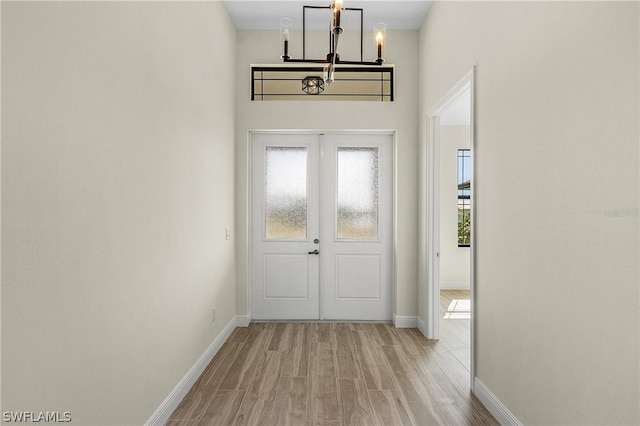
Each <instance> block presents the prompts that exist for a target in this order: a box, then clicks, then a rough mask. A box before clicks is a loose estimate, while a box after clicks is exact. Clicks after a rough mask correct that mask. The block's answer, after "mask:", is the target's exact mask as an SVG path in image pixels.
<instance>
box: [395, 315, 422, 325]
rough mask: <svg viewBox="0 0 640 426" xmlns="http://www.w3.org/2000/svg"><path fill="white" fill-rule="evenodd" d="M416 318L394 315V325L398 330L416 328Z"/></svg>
mask: <svg viewBox="0 0 640 426" xmlns="http://www.w3.org/2000/svg"><path fill="white" fill-rule="evenodd" d="M416 320H417V318H416V317H405V316H400V315H395V314H394V315H393V325H394V326H395V327H396V328H416V325H417V323H416Z"/></svg>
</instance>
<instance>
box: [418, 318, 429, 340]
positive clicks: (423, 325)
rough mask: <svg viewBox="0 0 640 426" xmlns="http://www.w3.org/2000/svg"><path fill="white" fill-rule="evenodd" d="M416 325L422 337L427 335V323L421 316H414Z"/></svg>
mask: <svg viewBox="0 0 640 426" xmlns="http://www.w3.org/2000/svg"><path fill="white" fill-rule="evenodd" d="M416 326H417V327H418V330H420V333H422V335H423V336H424V337H427V324H426V323H425V322H424V321H423V320H422V318H420V317H418V318H416Z"/></svg>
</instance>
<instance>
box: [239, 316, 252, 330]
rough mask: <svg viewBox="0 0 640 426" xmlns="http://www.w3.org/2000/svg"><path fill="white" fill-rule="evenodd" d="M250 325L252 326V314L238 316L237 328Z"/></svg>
mask: <svg viewBox="0 0 640 426" xmlns="http://www.w3.org/2000/svg"><path fill="white" fill-rule="evenodd" d="M249 324H251V314H249V315H237V316H236V327H249Z"/></svg>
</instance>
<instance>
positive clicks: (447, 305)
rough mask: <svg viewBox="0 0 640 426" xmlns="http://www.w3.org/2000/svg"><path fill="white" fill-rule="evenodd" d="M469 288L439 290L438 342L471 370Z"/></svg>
mask: <svg viewBox="0 0 640 426" xmlns="http://www.w3.org/2000/svg"><path fill="white" fill-rule="evenodd" d="M470 306H471V305H470V292H469V290H441V291H440V344H442V345H444V346H446V347H447V349H448V350H449V351H450V352H451V354H452V355H453V356H455V357H456V358H457V359H458V360H459V361H460V362H461V363H462V365H464V366H465V368H466V369H467V370H471V367H470V366H471V310H470Z"/></svg>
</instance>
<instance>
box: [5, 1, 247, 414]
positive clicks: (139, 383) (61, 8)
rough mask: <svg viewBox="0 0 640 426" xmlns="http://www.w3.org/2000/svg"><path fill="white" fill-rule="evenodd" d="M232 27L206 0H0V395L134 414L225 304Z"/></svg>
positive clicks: (149, 409) (228, 316) (179, 373)
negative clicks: (0, 182) (109, 0)
mask: <svg viewBox="0 0 640 426" xmlns="http://www.w3.org/2000/svg"><path fill="white" fill-rule="evenodd" d="M234 43H235V28H234V27H233V25H232V24H231V22H230V20H229V19H228V15H227V12H226V10H225V9H224V6H223V5H222V4H221V3H217V2H206V3H205V2H193V3H188V2H186V3H184V2H157V3H156V2H111V3H109V2H88V3H83V2H60V3H57V2H56V3H54V2H41V3H35V2H15V3H11V2H2V124H3V127H2V254H3V256H2V398H3V399H2V410H3V411H34V412H40V411H54V410H58V411H70V412H71V416H72V419H73V424H79V425H80V424H82V425H89V424H142V423H144V422H145V421H146V420H147V419H148V418H149V417H150V416H151V414H152V413H153V412H154V411H155V410H156V409H157V408H158V406H159V405H160V404H161V402H162V401H163V400H164V398H165V397H167V395H169V393H170V391H171V390H172V389H173V388H174V386H175V385H176V384H177V383H178V382H179V380H180V379H181V378H182V377H183V376H184V375H185V373H186V372H187V371H188V370H189V368H190V367H191V366H192V365H193V364H194V362H195V361H196V360H197V359H198V358H199V357H200V356H201V355H202V354H203V352H204V351H205V349H206V348H207V347H208V346H209V345H210V344H211V342H212V341H213V340H214V338H215V337H216V336H218V334H219V333H220V331H221V330H222V329H223V327H224V326H225V325H227V324H228V323H229V321H231V320H232V319H233V317H234V315H235V282H234V281H235V264H234V241H233V240H231V241H226V240H225V231H224V230H225V227H226V226H228V227H231V228H233V226H234V210H233V206H234V192H233V185H234V173H233V168H234V138H235V135H234V131H235V124H234V120H235V118H234V117H235V115H234V113H235V111H234V102H235V94H234V91H235V90H234V89H235V86H234V84H235V64H234V63H233V60H229V58H233V57H234V54H235V50H234ZM221 58H224V59H225V60H221ZM213 306H217V308H218V320H217V321H216V322H215V323H212V321H211V308H212V307H213Z"/></svg>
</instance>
